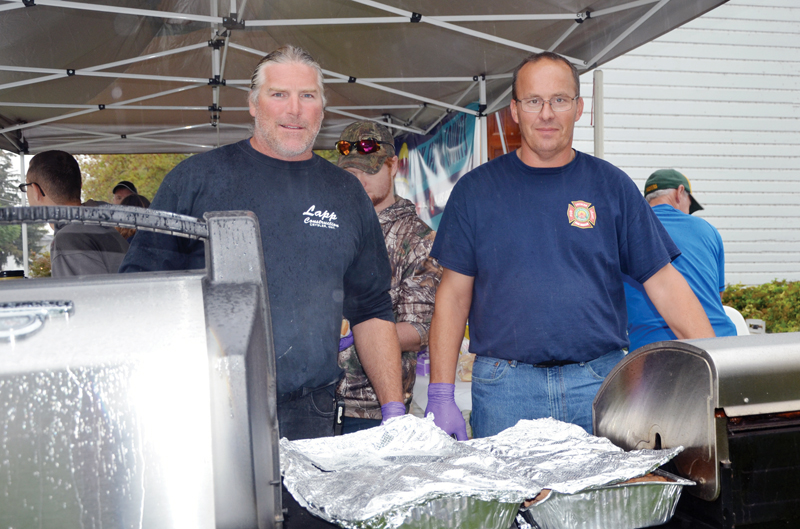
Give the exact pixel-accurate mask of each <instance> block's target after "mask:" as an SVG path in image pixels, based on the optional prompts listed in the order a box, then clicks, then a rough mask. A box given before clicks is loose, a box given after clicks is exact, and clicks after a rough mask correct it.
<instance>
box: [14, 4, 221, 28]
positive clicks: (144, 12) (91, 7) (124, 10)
mask: <svg viewBox="0 0 800 529" xmlns="http://www.w3.org/2000/svg"><path fill="white" fill-rule="evenodd" d="M5 1H6V2H19V3H22V0H5ZM36 5H37V6H48V7H63V8H66V9H82V10H85V11H97V12H100V13H116V14H120V15H137V16H142V17H154V18H176V19H179V20H189V21H192V22H207V23H209V24H221V23H222V18H221V17H217V18H214V17H209V16H205V15H191V14H187V13H175V12H170V11H155V10H152V9H136V8H131V7H113V6H109V5H95V4H84V3H82V2H67V1H64V0H36Z"/></svg>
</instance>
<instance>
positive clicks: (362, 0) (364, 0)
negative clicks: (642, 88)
mask: <svg viewBox="0 0 800 529" xmlns="http://www.w3.org/2000/svg"><path fill="white" fill-rule="evenodd" d="M353 2H356V3H359V4H364V5H368V6H370V7H374V8H376V9H382V10H384V11H389V12H390V13H394V14H396V15H400V16H405V17H408V18H409V20H411V17H412V16H413V14H414V13H412V12H410V11H406V10H404V9H397V8H395V7H391V6H387V5H384V4H381V3H379V2H374V1H373V0H353ZM420 22H425V23H427V24H431V25H433V26H438V27H440V28H444V29H449V30H451V31H455V32H458V33H463V34H465V35H470V36H473V37H476V38H479V39H483V40H488V41H490V42H494V43H496V44H502V45H504V46H508V47H510V48H516V49H519V50H525V51H529V52H531V53H540V52H542V51H544V50H542V49H541V48H537V47H535V46H528V45H527V44H522V43H520V42H514V41H513V40H508V39H503V38H500V37H495V36H494V35H489V34H487V33H482V32H480V31H475V30H472V29H468V28H464V27H461V26H457V25H455V24H450V23H449V22H443V21H441V20H440V19H439V18H437V17H429V16H423V17H422V19H421V20H420ZM564 57H565V58H566V59H567V60H569V61H570V62H572V63H575V64H578V65H580V66H584V65H585V64H586V63H585V62H584V61H581V60H579V59H575V58H574V57H567V56H566V55H565V56H564Z"/></svg>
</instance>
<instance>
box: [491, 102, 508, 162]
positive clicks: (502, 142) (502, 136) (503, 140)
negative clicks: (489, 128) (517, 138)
mask: <svg viewBox="0 0 800 529" xmlns="http://www.w3.org/2000/svg"><path fill="white" fill-rule="evenodd" d="M494 118H495V119H496V120H497V133H498V134H500V145H501V146H502V147H503V154H508V146H507V145H506V132H505V130H503V121H502V120H501V119H500V112H495V113H494Z"/></svg>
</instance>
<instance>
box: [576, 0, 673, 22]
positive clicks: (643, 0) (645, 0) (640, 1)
mask: <svg viewBox="0 0 800 529" xmlns="http://www.w3.org/2000/svg"><path fill="white" fill-rule="evenodd" d="M656 2H658V0H637V1H636V2H629V3H627V4H622V5H620V6H616V7H609V8H608V9H598V10H597V11H592V18H596V17H602V16H603V15H611V14H613V13H618V12H620V11H625V10H626V9H634V8H636V7H641V6H646V5H647V4H655V3H656Z"/></svg>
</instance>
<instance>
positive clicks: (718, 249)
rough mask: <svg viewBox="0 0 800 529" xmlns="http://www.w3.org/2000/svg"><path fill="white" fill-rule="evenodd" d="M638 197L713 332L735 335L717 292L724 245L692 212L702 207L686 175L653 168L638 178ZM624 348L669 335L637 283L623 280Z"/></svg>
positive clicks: (671, 336) (722, 278) (720, 287)
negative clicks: (663, 233)
mask: <svg viewBox="0 0 800 529" xmlns="http://www.w3.org/2000/svg"><path fill="white" fill-rule="evenodd" d="M644 193H645V195H644V198H645V200H647V202H648V203H649V204H650V206H651V207H652V208H653V212H654V213H655V214H656V216H657V217H658V220H660V221H661V224H663V225H664V228H665V229H666V230H667V233H669V235H670V237H671V238H672V240H673V241H675V244H677V245H678V248H680V250H681V255H680V256H679V257H678V258H677V259H675V261H673V263H672V265H673V266H674V267H675V268H676V269H677V270H678V271H679V272H680V273H681V275H682V276H683V277H684V278H685V279H686V281H687V282H688V283H689V286H690V287H692V290H693V291H694V293H695V295H696V296H697V299H698V300H700V304H701V305H703V309H704V310H705V311H706V315H707V316H708V320H709V321H710V322H711V326H712V327H713V328H714V333H715V334H716V335H717V336H736V326H735V325H734V324H733V322H731V320H730V318H728V316H727V315H726V314H725V309H724V308H723V307H722V299H721V297H720V293H721V292H722V291H723V290H725V249H724V247H723V245H722V237H720V235H719V232H718V231H717V229H716V228H714V226H712V225H711V224H709V223H708V221H706V220H704V219H701V218H699V217H693V216H692V213H694V212H695V211H700V210H701V209H703V207H702V206H701V205H700V204H699V203H698V202H697V200H695V199H694V197H693V196H692V187H691V184H690V183H689V179H688V178H686V177H685V176H684V175H683V174H681V173H680V172H678V171H676V170H675V169H659V170H658V171H655V172H654V173H653V174H651V175H650V178H648V179H647V182H645V184H644ZM625 300H626V304H627V306H628V338H629V339H630V341H631V345H630V348H629V350H631V351H635V350H636V349H638V348H640V347H642V346H645V345H647V344H650V343H653V342H660V341H663V340H674V339H675V333H673V332H672V330H670V328H669V326H668V325H667V323H666V322H665V321H664V318H662V317H661V315H660V314H659V313H658V311H657V310H656V308H655V306H654V305H653V302H652V301H650V298H649V297H648V296H647V292H645V291H644V288H642V286H641V285H640V284H639V283H637V282H635V281H632V280H630V279H628V278H626V280H625Z"/></svg>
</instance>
